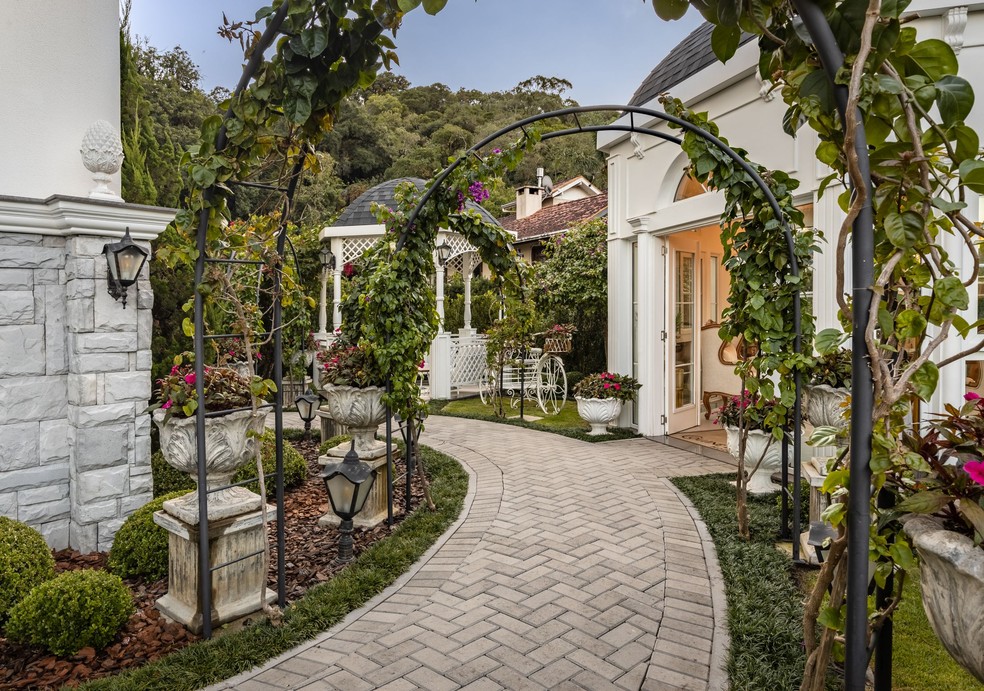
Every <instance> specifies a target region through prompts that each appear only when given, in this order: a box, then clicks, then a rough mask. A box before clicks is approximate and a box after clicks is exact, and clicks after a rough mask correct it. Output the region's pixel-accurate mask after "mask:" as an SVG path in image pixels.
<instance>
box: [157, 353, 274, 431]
mask: <svg viewBox="0 0 984 691" xmlns="http://www.w3.org/2000/svg"><path fill="white" fill-rule="evenodd" d="M257 379H258V380H259V377H257ZM195 381H196V379H195V366H194V354H193V353H182V354H181V355H177V356H175V358H174V366H173V367H171V372H170V374H168V375H167V376H166V377H161V378H160V379H158V380H157V386H158V387H159V388H160V394H159V395H158V401H157V403H155V404H154V405H152V406H150V408H148V412H150V411H152V410H157V409H158V408H159V409H161V410H163V411H164V422H167V421H168V420H169V419H170V418H171V417H172V416H176V417H181V418H185V417H191V416H192V415H194V414H195V411H196V410H197V409H198V392H197V390H196V387H195ZM265 383H269V385H270V386H272V382H261V385H262V384H265ZM262 388H263V389H264V391H258V392H259V393H264V392H265V389H266V388H267V387H262ZM252 389H253V387H252V382H251V381H250V377H247V376H245V375H242V374H239V373H238V372H236V371H235V370H234V369H230V368H228V367H208V366H206V367H205V410H207V411H209V412H215V411H221V410H236V409H238V408H246V407H248V406H250V405H251V404H252V400H253V399H252V394H253V390H252Z"/></svg>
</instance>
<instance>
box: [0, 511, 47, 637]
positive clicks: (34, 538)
mask: <svg viewBox="0 0 984 691" xmlns="http://www.w3.org/2000/svg"><path fill="white" fill-rule="evenodd" d="M54 577H55V560H54V559H53V558H52V556H51V550H50V549H48V545H46V544H45V542H44V538H43V537H41V533H39V532H38V531H36V530H35V529H34V528H32V527H30V526H28V525H27V524H25V523H21V522H20V521H15V520H14V519H12V518H7V517H6V516H0V623H3V621H4V619H6V618H7V614H8V612H10V609H11V607H13V606H14V605H16V604H17V603H18V602H20V601H21V600H22V599H23V598H24V596H26V595H27V594H28V593H29V592H31V589H32V588H34V587H35V586H36V585H39V584H41V583H43V582H44V581H47V580H49V579H51V578H54Z"/></svg>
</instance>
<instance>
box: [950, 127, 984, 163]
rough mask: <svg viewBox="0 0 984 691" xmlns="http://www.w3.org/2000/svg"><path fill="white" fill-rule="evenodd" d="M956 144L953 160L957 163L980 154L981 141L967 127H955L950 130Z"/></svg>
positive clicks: (975, 133)
mask: <svg viewBox="0 0 984 691" xmlns="http://www.w3.org/2000/svg"><path fill="white" fill-rule="evenodd" d="M950 131H951V132H952V133H953V135H954V139H955V140H956V142H957V146H956V147H955V151H954V154H955V160H956V162H957V163H960V162H962V161H966V160H967V159H969V158H975V157H976V156H977V154H978V153H980V148H981V140H980V137H978V136H977V132H975V131H974V130H973V129H972V128H970V127H967V125H963V124H960V125H956V126H954V127H953V128H952V129H951V130H950Z"/></svg>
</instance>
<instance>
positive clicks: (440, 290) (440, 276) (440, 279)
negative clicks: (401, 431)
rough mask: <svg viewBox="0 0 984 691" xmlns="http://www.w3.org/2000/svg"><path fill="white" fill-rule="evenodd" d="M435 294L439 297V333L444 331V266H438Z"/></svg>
mask: <svg viewBox="0 0 984 691" xmlns="http://www.w3.org/2000/svg"><path fill="white" fill-rule="evenodd" d="M434 294H435V296H436V298H437V319H438V324H437V333H439V334H443V333H444V267H443V266H440V265H439V266H438V267H437V285H436V287H435V291H434Z"/></svg>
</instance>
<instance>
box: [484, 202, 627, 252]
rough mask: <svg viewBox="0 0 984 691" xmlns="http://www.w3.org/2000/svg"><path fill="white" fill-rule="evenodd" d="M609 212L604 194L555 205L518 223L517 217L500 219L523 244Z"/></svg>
mask: <svg viewBox="0 0 984 691" xmlns="http://www.w3.org/2000/svg"><path fill="white" fill-rule="evenodd" d="M607 210H608V195H607V194H606V193H602V194H596V195H595V196H593V197H586V198H584V199H577V200H575V201H572V202H564V203H563V204H554V205H553V206H548V207H547V208H545V209H540V210H539V211H537V212H536V213H535V214H533V215H532V216H527V217H526V218H524V219H521V220H518V221H517V220H516V217H515V216H508V217H506V218H500V219H499V223H501V224H502V227H503V228H505V229H506V230H511V231H513V232H514V233H516V240H517V242H523V241H525V240H536V239H537V238H542V237H546V236H548V235H553V234H554V233H560V232H562V231H565V230H567V229H568V228H570V227H571V226H573V225H576V224H577V223H580V222H582V221H589V220H591V219H592V218H597V217H598V216H602V215H604V213H605V212H607Z"/></svg>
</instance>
